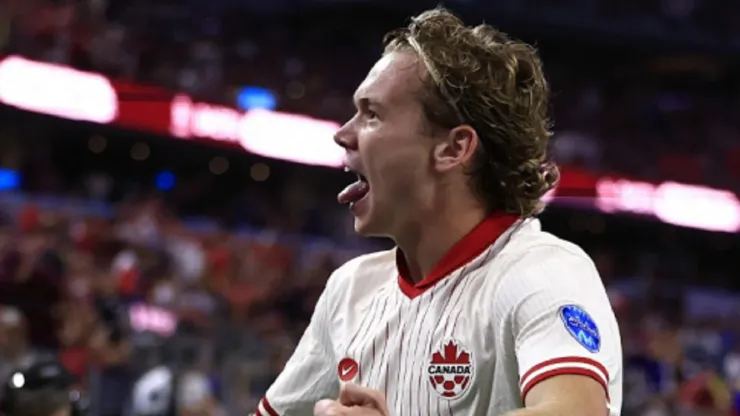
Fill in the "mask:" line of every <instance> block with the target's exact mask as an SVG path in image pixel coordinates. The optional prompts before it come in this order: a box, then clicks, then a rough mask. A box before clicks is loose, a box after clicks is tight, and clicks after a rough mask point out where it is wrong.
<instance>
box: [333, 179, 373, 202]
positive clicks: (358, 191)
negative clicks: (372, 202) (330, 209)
mask: <svg viewBox="0 0 740 416" xmlns="http://www.w3.org/2000/svg"><path fill="white" fill-rule="evenodd" d="M369 191H370V186H369V185H368V184H367V182H365V181H357V182H355V183H353V184H350V185H349V186H347V187H346V188H344V190H343V191H342V192H340V193H339V195H337V201H339V203H340V204H352V203H354V202H357V201H359V200H361V199H362V198H364V197H365V195H367V193H368V192H369Z"/></svg>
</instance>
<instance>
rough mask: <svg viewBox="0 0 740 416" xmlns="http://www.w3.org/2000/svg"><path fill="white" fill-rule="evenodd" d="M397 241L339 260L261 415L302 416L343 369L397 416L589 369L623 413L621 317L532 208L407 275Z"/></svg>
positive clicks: (501, 401) (493, 409)
mask: <svg viewBox="0 0 740 416" xmlns="http://www.w3.org/2000/svg"><path fill="white" fill-rule="evenodd" d="M404 271H405V266H404V261H403V255H402V254H401V253H400V252H398V250H397V249H394V250H390V251H385V252H379V253H373V254H369V255H364V256H361V257H359V258H356V259H354V260H351V261H349V262H348V263H346V264H345V265H343V266H342V267H340V268H339V269H337V270H336V272H335V273H334V274H333V275H332V276H331V278H330V279H329V282H328V283H327V287H326V289H325V290H324V293H323V294H322V296H321V298H320V299H319V301H318V303H317V305H316V310H315V312H314V315H313V317H312V320H311V324H310V325H309V327H308V328H307V329H306V332H305V334H304V335H303V338H302V339H301V341H300V343H299V345H298V347H297V348H296V350H295V353H294V354H293V356H292V357H291V359H290V360H289V361H288V363H287V365H286V367H285V369H284V370H283V372H282V374H281V375H280V376H279V377H278V378H277V380H276V381H275V383H274V384H273V385H272V387H271V388H270V389H269V390H268V391H267V394H266V395H265V397H264V398H263V399H262V400H261V401H260V403H259V406H258V410H257V414H258V415H263V416H268V415H269V416H277V415H285V416H293V415H296V416H299V415H300V416H303V415H307V416H310V415H312V414H313V407H314V404H315V403H316V402H317V401H319V400H320V399H325V398H331V399H334V398H336V397H337V395H338V393H339V388H340V386H341V384H342V383H345V382H351V383H356V384H359V385H362V386H366V387H370V388H373V389H377V390H380V391H382V392H384V393H385V394H386V397H387V400H388V408H389V409H390V413H391V415H393V416H412V415H453V414H455V415H495V416H499V415H503V414H505V413H506V412H509V411H512V410H515V409H519V408H522V407H523V403H524V397H526V395H527V392H528V391H529V390H530V389H531V388H532V387H534V386H535V385H536V384H537V383H539V382H541V381H543V380H545V379H547V378H549V377H553V376H556V375H561V374H578V375H583V376H587V377H591V378H593V379H594V380H596V381H598V382H599V383H600V384H601V385H602V386H603V387H604V390H605V392H606V395H607V399H608V403H607V406H608V409H609V413H608V414H609V416H617V415H619V414H620V408H621V403H622V352H621V342H620V338H619V330H618V327H617V321H616V319H615V317H614V313H613V312H612V309H611V306H610V304H609V299H608V298H607V294H606V291H605V290H604V286H603V284H602V282H601V279H600V278H599V275H598V272H597V271H596V268H595V267H594V264H593V262H592V261H591V260H590V259H589V257H588V256H587V255H586V254H585V253H584V252H583V250H581V249H580V248H579V247H577V246H575V245H573V244H571V243H568V242H566V241H563V240H560V239H558V238H557V237H555V236H553V235H551V234H549V233H546V232H543V231H541V229H540V224H539V221H537V220H536V219H528V220H517V219H516V218H513V217H509V216H499V217H491V218H489V219H487V220H485V221H484V222H482V223H481V224H480V225H479V226H478V227H477V228H476V229H474V230H473V231H472V232H471V233H470V234H468V235H467V236H466V237H465V238H463V240H462V241H460V242H459V243H458V244H457V245H455V246H454V247H453V248H452V249H451V250H450V252H449V253H448V254H447V255H446V256H445V257H444V258H443V259H442V260H441V261H440V263H439V264H438V265H437V267H436V268H435V269H434V270H433V271H432V273H431V274H430V275H429V276H428V277H427V278H425V279H424V280H422V281H421V282H419V283H417V284H412V283H409V281H408V280H407V279H406V278H405V277H404V276H405V273H404Z"/></svg>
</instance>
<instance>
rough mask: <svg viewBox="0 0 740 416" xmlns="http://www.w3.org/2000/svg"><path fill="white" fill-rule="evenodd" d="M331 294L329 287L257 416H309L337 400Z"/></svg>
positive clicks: (337, 388)
mask: <svg viewBox="0 0 740 416" xmlns="http://www.w3.org/2000/svg"><path fill="white" fill-rule="evenodd" d="M330 280H331V279H330ZM329 284H331V282H330V283H329ZM329 292H330V288H329V285H327V288H326V289H325V290H324V293H322V294H321V297H320V298H319V300H318V302H317V303H316V308H315V309H314V313H313V316H312V317H311V323H310V324H309V325H308V328H306V332H304V333H303V337H302V338H301V340H300V342H299V343H298V346H297V347H296V349H295V351H294V352H293V355H292V356H291V357H290V359H289V360H288V362H287V364H286V365H285V368H284V369H283V372H282V373H281V374H280V376H278V378H277V379H276V380H275V382H274V383H273V384H272V386H270V388H269V389H268V390H267V393H266V394H265V396H264V397H263V398H262V400H260V402H259V404H258V406H257V410H256V412H255V415H256V416H293V415H298V416H302V415H310V414H312V412H313V408H314V405H315V404H316V402H317V401H319V400H321V399H324V398H327V397H336V396H337V394H338V393H339V380H338V378H337V373H336V364H335V363H334V361H333V353H332V349H331V340H330V339H329V334H328V332H327V327H328V326H329V325H330V316H331V312H330V306H329V303H330V302H329V298H330V294H329Z"/></svg>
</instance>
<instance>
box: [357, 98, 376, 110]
mask: <svg viewBox="0 0 740 416" xmlns="http://www.w3.org/2000/svg"><path fill="white" fill-rule="evenodd" d="M353 101H354V103H355V107H357V108H359V109H367V108H369V107H371V106H372V107H381V105H380V103H379V102H378V101H377V100H374V99H372V98H369V97H362V98H355V99H354V100H353Z"/></svg>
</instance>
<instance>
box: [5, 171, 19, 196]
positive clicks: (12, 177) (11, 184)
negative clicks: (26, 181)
mask: <svg viewBox="0 0 740 416" xmlns="http://www.w3.org/2000/svg"><path fill="white" fill-rule="evenodd" d="M20 186H21V175H20V174H19V173H18V172H17V171H14V170H10V169H0V191H7V190H11V189H18V188H19V187H20Z"/></svg>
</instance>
